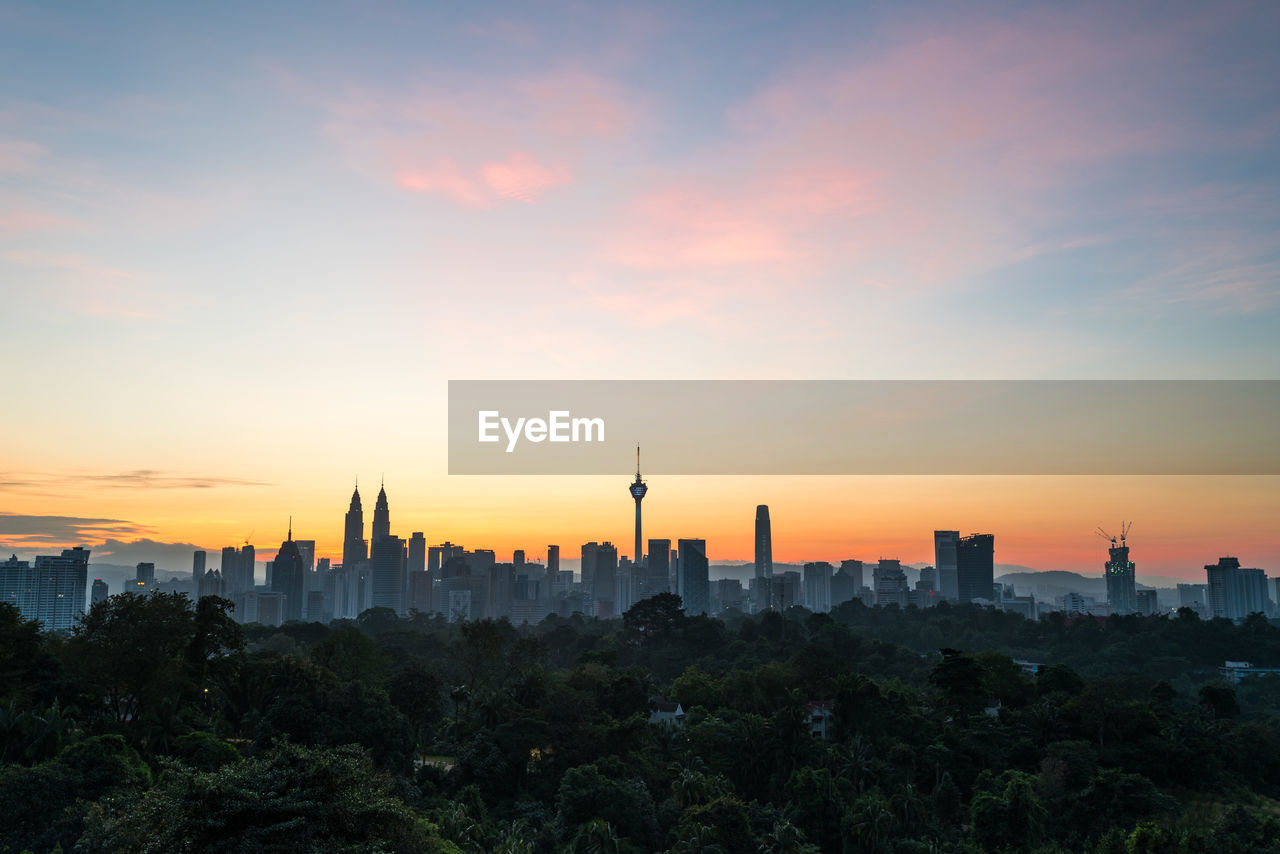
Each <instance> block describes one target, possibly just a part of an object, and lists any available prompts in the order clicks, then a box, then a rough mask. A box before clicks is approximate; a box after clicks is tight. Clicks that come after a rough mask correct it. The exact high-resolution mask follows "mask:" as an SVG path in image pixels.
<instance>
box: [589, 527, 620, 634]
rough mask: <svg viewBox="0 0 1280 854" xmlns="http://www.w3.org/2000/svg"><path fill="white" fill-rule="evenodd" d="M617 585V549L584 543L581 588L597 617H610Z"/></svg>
mask: <svg viewBox="0 0 1280 854" xmlns="http://www.w3.org/2000/svg"><path fill="white" fill-rule="evenodd" d="M617 583H618V549H617V547H616V546H614V544H613V543H610V542H603V543H594V542H593V543H584V544H583V546H582V586H583V588H585V589H586V591H587V595H588V597H589V598H590V601H591V602H592V606H593V613H594V614H595V616H597V617H612V616H615V614H614V602H615V596H616V590H615V587H616V585H617Z"/></svg>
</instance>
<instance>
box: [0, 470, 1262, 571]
mask: <svg viewBox="0 0 1280 854" xmlns="http://www.w3.org/2000/svg"><path fill="white" fill-rule="evenodd" d="M685 479H686V480H688V478H685ZM665 480H680V478H669V479H664V481H665ZM637 481H638V476H637ZM635 482H636V481H633V482H632V484H631V485H629V494H630V495H631V497H632V498H634V497H635V494H634V492H632V491H631V489H630V487H633V486H634V484H635ZM638 503H639V502H638V501H637V502H636V504H638ZM747 510H750V508H747ZM361 517H362V512H361V499H360V493H359V486H358V482H357V485H356V487H355V489H354V491H353V493H352V494H351V498H350V504H349V507H348V510H347V513H346V516H345V518H344V520H343V522H342V524H341V526H340V527H341V529H342V532H341V534H340V535H338V536H325V534H331V532H330V531H329V530H328V528H329V527H330V526H320V527H319V529H318V532H317V533H316V536H315V538H314V539H312V540H307V541H304V542H307V543H308V544H309V545H308V547H309V548H310V550H311V559H312V561H314V560H315V559H317V558H320V559H325V560H328V561H330V562H331V563H332V564H334V565H338V564H350V563H353V562H362V561H369V560H370V559H371V557H372V550H373V543H374V541H375V540H379V539H390V540H396V541H397V543H396V544H395V545H396V546H397V547H398V548H399V549H400V550H401V551H403V550H404V549H405V548H406V546H407V543H408V537H404V536H399V535H397V534H396V531H397V530H400V526H399V525H397V526H396V527H395V529H393V528H392V525H391V521H390V515H389V498H388V495H387V491H386V485H385V477H384V478H383V479H382V482H381V483H380V484H379V491H378V496H377V501H376V507H375V515H374V521H373V524H372V525H371V526H370V527H369V529H368V534H369V536H368V538H364V537H363V536H361V535H362V534H363V533H364V528H363V522H362V520H361ZM2 518H3V515H2V514H0V519H2ZM397 518H403V517H402V516H401V514H400V513H397ZM411 518H420V517H411ZM699 518H700V517H697V516H695V517H692V519H691V520H690V521H682V522H677V523H676V528H677V529H678V530H676V531H675V532H674V533H673V531H671V530H668V529H666V528H664V529H662V530H660V531H659V533H666V534H669V535H670V536H669V537H668V539H669V540H671V541H673V542H674V541H675V540H676V539H678V538H679V534H680V533H681V532H685V533H699V532H700V531H701V530H703V529H702V528H700V527H699V522H698V519H699ZM752 518H753V521H752V522H749V523H744V522H743V521H742V519H738V520H737V522H736V525H737V527H738V528H740V529H742V530H741V531H740V532H739V536H738V537H737V538H736V539H735V538H725V540H724V542H728V543H733V542H742V541H746V542H747V544H748V546H749V547H750V548H751V549H756V547H757V546H758V545H759V543H760V542H761V541H760V536H761V532H762V530H763V532H764V535H765V541H766V552H767V553H768V555H769V562H770V564H772V563H773V562H774V560H775V558H774V556H773V549H772V539H773V537H772V533H771V531H770V529H771V524H770V523H771V519H770V515H769V507H768V505H763V504H762V505H756V506H755V507H754V516H753V517H752ZM637 521H638V520H637ZM762 523H763V528H762V527H761V525H762ZM730 524H734V523H733V522H730ZM1130 524H1132V523H1130ZM286 527H287V529H288V530H287V533H286V536H285V538H284V539H285V540H286V541H292V539H293V536H292V529H293V517H292V516H290V517H289V519H288V523H287V526H286ZM334 527H338V526H337V525H336V524H335V525H334ZM419 527H421V526H419V525H417V524H413V523H411V524H410V525H408V526H407V527H405V528H404V531H403V532H404V533H408V532H409V530H410V529H412V532H413V534H414V536H415V537H425V539H424V540H423V542H424V543H434V544H441V543H443V544H446V545H447V544H449V541H451V540H457V541H459V542H462V543H464V544H466V545H468V546H470V547H473V548H483V549H486V550H491V551H493V552H494V553H495V554H514V553H516V552H519V553H521V556H522V557H523V554H524V553H525V552H526V551H530V548H529V545H528V543H529V542H539V541H546V540H558V541H559V544H560V545H561V546H563V545H569V548H570V549H571V552H570V554H569V555H568V556H567V557H566V560H567V561H569V562H570V563H573V562H574V561H575V560H576V558H575V557H574V556H573V554H572V549H573V548H574V546H573V545H572V543H575V542H579V541H581V542H587V541H588V540H589V541H592V542H594V541H596V540H600V541H608V540H610V539H616V540H617V541H618V542H623V543H627V542H630V540H629V539H628V538H627V537H626V536H620V537H614V538H611V537H605V536H601V535H600V533H599V532H594V533H591V534H590V535H589V536H581V535H580V536H576V537H575V536H568V537H557V536H556V535H555V534H554V533H547V532H538V533H535V534H534V535H533V536H532V539H530V540H529V541H528V542H526V540H525V539H521V538H519V537H518V536H516V535H514V534H508V535H505V536H500V537H499V538H498V540H497V544H496V545H495V543H494V542H490V541H484V540H471V539H466V538H463V537H461V536H458V535H457V534H448V533H446V532H442V534H441V536H440V537H439V538H435V537H434V536H429V535H426V534H424V532H423V531H421V530H418V528H419ZM925 527H928V526H927V525H926V526H925ZM969 527H972V526H969ZM977 527H982V526H977ZM269 530H270V529H269V528H264V531H269ZM1127 530H1128V526H1126V527H1125V531H1126V532H1127ZM254 532H256V529H255V531H254ZM748 532H749V533H748ZM1099 532H1100V529H1095V530H1092V531H1089V532H1087V535H1085V534H1082V535H1081V538H1082V540H1083V541H1084V542H1085V543H1086V544H1087V545H1086V551H1087V552H1088V556H1087V557H1086V562H1085V563H1084V564H1083V565H1073V566H1036V565H1034V564H1031V563H1025V562H1023V561H1020V560H1017V559H1014V558H1013V557H1010V556H1006V555H1003V554H1002V555H1001V556H1000V559H998V560H996V563H997V565H1002V566H1013V567H1025V568H1028V569H1032V570H1035V571H1041V572H1046V571H1053V570H1059V569H1065V570H1067V571H1073V572H1079V573H1080V574H1083V575H1094V574H1098V575H1099V576H1105V574H1106V570H1105V566H1104V568H1103V569H1099V566H1100V564H1099V559H1098V550H1097V547H1096V546H1095V545H1094V543H1095V542H1096V540H1095V539H1093V537H1094V536H1095V535H1096V534H1097V533H1099ZM637 533H638V530H637ZM943 534H950V535H954V536H955V537H957V538H958V537H959V534H958V532H957V531H945V530H940V529H937V528H936V527H932V528H929V530H928V531H921V532H911V533H908V535H907V536H906V537H905V538H904V539H903V540H900V541H898V546H899V548H898V549H897V550H895V548H894V544H893V541H892V540H890V539H882V540H879V541H877V539H876V537H875V535H874V534H869V535H867V536H865V537H863V538H860V539H859V540H854V539H852V538H850V539H849V540H848V542H853V543H854V545H853V546H851V547H850V548H847V549H843V550H841V549H840V548H839V546H838V545H837V546H835V547H830V548H828V549H827V550H826V551H823V552H821V553H819V552H816V551H813V550H812V547H811V549H810V550H809V551H806V552H803V553H799V554H795V553H789V554H788V555H787V556H786V557H778V558H776V562H777V563H779V564H782V565H792V566H802V565H804V564H806V563H809V562H812V561H829V560H836V561H839V560H846V559H850V558H855V557H856V558H857V559H859V560H866V561H875V560H878V559H884V558H889V557H892V558H893V559H896V560H900V561H901V562H902V563H903V564H904V565H913V566H926V565H927V566H935V567H939V571H940V573H941V576H940V583H941V585H942V589H943V590H944V591H945V590H946V589H947V585H948V584H955V581H954V577H955V572H956V570H955V569H954V568H952V569H948V568H947V567H948V566H953V564H949V563H948V562H947V561H948V560H950V561H954V560H955V556H954V554H955V552H954V550H955V546H954V545H953V546H952V547H951V549H952V550H951V552H949V554H950V555H951V556H950V557H949V558H943V557H941V554H940V552H939V551H938V549H939V536H940V535H943ZM1006 538H1008V540H1009V541H1011V542H1013V543H1015V544H1016V542H1017V537H1016V535H1002V536H1001V546H1002V549H1001V551H1002V552H1003V551H1004V546H1005V542H1006ZM237 539H240V538H237ZM267 539H268V540H270V537H269V535H268V536H267ZM787 539H794V538H793V537H789V538H787ZM707 540H711V541H712V542H713V543H718V542H720V540H719V538H712V537H705V536H704V537H703V538H702V541H703V542H706V541H707ZM652 541H653V540H652V539H650V542H652ZM860 542H862V543H869V544H870V545H869V547H863V548H861V549H860V550H855V549H859V545H858V544H859V543H860ZM877 543H878V544H877ZM1143 543H1144V545H1143V555H1144V572H1145V574H1149V575H1153V576H1159V577H1167V578H1175V579H1185V580H1193V579H1197V578H1199V577H1200V576H1201V575H1202V574H1203V568H1202V567H1203V562H1202V561H1203V560H1208V559H1209V557H1208V556H1193V555H1185V554H1184V555H1180V556H1176V557H1175V558H1174V559H1175V560H1176V561H1177V562H1178V565H1181V564H1185V563H1188V562H1189V563H1193V564H1195V565H1194V566H1192V567H1191V568H1190V569H1189V570H1187V571H1186V572H1177V573H1170V572H1167V571H1163V570H1162V569H1161V568H1160V567H1161V563H1160V562H1159V560H1158V559H1157V560H1156V561H1155V567H1156V568H1154V569H1152V568H1151V562H1150V561H1147V560H1145V558H1147V557H1149V556H1156V555H1159V554H1160V549H1159V544H1158V542H1156V541H1149V540H1147V539H1146V537H1145V536H1144V537H1143ZM120 545H125V544H120ZM128 545H129V546H130V547H131V548H132V551H130V552H129V554H130V555H131V557H129V559H128V560H127V563H126V565H132V564H133V563H135V562H137V561H136V560H134V559H133V558H134V557H136V556H137V554H145V555H156V554H160V555H166V556H165V557H161V558H159V560H154V559H153V561H152V562H157V563H160V564H161V569H164V570H166V571H172V572H181V571H184V570H183V569H182V567H184V566H189V565H191V563H192V560H193V555H194V560H195V562H196V563H197V565H203V564H204V563H205V560H206V559H207V558H205V559H202V558H204V556H205V555H207V554H208V553H212V554H213V555H214V556H215V557H214V558H213V560H216V559H217V558H216V556H217V555H218V554H219V553H221V554H222V556H223V563H226V561H227V560H228V558H227V553H228V551H229V550H230V551H232V552H235V551H236V550H237V549H239V548H240V546H242V545H243V546H244V547H245V549H246V552H247V553H248V554H250V556H251V560H254V561H255V565H256V564H257V563H260V564H263V565H269V564H270V563H271V562H272V561H274V560H275V558H276V556H277V555H278V550H273V549H272V548H271V547H270V546H267V547H265V548H259V547H258V546H257V545H256V544H255V543H251V542H249V541H248V539H245V541H244V542H242V543H240V542H238V543H237V544H236V545H235V546H211V545H209V544H206V545H205V546H204V547H201V546H199V545H196V544H191V543H180V544H155V545H154V546H149V545H148V543H147V542H146V541H143V542H141V543H136V544H128ZM1112 545H1113V546H1114V545H1115V544H1114V542H1113V543H1112ZM76 546H86V547H89V548H90V549H91V550H93V549H94V548H95V547H94V545H93V544H92V543H89V542H86V541H83V540H82V541H68V542H67V543H66V544H57V545H56V546H55V545H48V546H41V547H38V548H36V549H25V550H23V549H18V550H14V549H8V551H10V552H12V553H14V554H19V555H20V556H24V557H26V558H28V559H30V558H34V557H35V556H36V554H37V552H39V551H45V552H47V551H51V550H56V549H57V548H72V547H76ZM1152 546H1155V548H1151V547H1152ZM433 547H435V546H433ZM633 548H634V547H633ZM728 548H731V546H730V547H727V548H726V550H725V551H724V553H720V550H719V549H715V550H713V551H712V553H711V554H710V555H708V559H709V560H710V562H711V564H713V565H734V564H737V565H741V566H745V567H752V566H755V565H756V564H757V562H758V557H756V556H749V557H748V556H740V555H736V554H734V553H733V552H731V551H728ZM1015 548H1016V545H1015ZM541 549H542V547H535V548H533V549H532V551H530V554H531V555H538V556H540V554H541V552H540V550H541ZM255 550H256V551H255ZM1149 550H1150V553H1149ZM135 552H136V553H135ZM1218 553H1219V555H1236V556H1238V555H1241V554H1244V555H1246V559H1247V560H1249V561H1250V562H1252V563H1254V564H1256V565H1258V566H1263V567H1266V566H1271V564H1269V563H1268V562H1266V561H1263V560H1259V559H1257V557H1256V556H1254V555H1253V554H1251V553H1249V552H1246V551H1242V550H1240V549H1237V548H1233V547H1230V544H1227V545H1224V547H1223V548H1221V549H1219V550H1218ZM617 554H618V556H619V557H622V556H625V557H628V558H631V559H632V560H634V559H635V556H634V555H631V554H627V553H625V552H623V551H621V550H618V551H617ZM111 555H112V552H110V551H107V553H106V554H105V555H102V556H101V557H100V558H99V559H98V560H95V561H94V562H95V563H99V564H111V563H114V561H113V560H111ZM532 559H534V560H537V557H534V558H532ZM231 560H232V563H231V564H229V566H230V567H232V569H231V571H230V577H235V576H236V573H239V572H241V571H242V569H241V567H240V566H239V563H238V561H239V557H238V555H233V557H232V558H231ZM1197 561H1200V562H1197ZM209 566H210V568H221V567H214V564H213V562H212V561H209ZM948 572H950V573H951V575H950V576H948V574H947V573H948ZM949 578H950V579H952V580H950V581H949V580H948V579H949ZM234 583H235V584H236V585H237V586H238V588H243V587H244V586H245V584H246V583H248V582H247V581H238V582H234ZM951 595H954V593H953V594H951Z"/></svg>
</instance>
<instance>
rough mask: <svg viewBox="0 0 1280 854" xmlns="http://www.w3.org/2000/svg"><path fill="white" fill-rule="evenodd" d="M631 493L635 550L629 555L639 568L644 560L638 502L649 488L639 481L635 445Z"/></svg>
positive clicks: (637, 449)
mask: <svg viewBox="0 0 1280 854" xmlns="http://www.w3.org/2000/svg"><path fill="white" fill-rule="evenodd" d="M627 489H628V491H629V492H630V493H631V497H632V498H634V499H635V500H636V550H635V551H634V552H633V553H632V555H631V561H632V563H634V564H635V565H636V566H639V565H640V564H641V562H642V561H643V559H644V552H642V551H641V548H642V546H643V545H644V544H643V543H642V542H641V541H640V502H641V501H643V500H644V496H645V493H646V492H648V491H649V487H647V486H645V483H644V481H643V480H641V479H640V446H639V445H636V479H635V480H633V481H632V482H631V486H629V487H627Z"/></svg>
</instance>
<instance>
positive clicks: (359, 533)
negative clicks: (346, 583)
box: [222, 484, 369, 576]
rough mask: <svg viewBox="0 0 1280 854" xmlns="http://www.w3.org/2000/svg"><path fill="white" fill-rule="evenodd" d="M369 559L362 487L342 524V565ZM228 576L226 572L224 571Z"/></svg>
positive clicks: (348, 565) (353, 495)
mask: <svg viewBox="0 0 1280 854" xmlns="http://www.w3.org/2000/svg"><path fill="white" fill-rule="evenodd" d="M368 559H369V550H368V546H367V544H366V543H365V541H364V508H363V507H361V505H360V486H359V484H357V485H356V488H355V491H354V492H352V493H351V507H350V508H349V509H348V510H347V515H346V516H345V517H344V518H343V522H342V565H343V566H344V567H346V568H347V569H354V568H355V567H357V566H359V565H360V564H362V563H364V562H365V561H366V560H368ZM222 574H223V575H224V576H225V575H226V570H225V569H224V570H223V571H222Z"/></svg>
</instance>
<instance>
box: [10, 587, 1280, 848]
mask: <svg viewBox="0 0 1280 854" xmlns="http://www.w3.org/2000/svg"><path fill="white" fill-rule="evenodd" d="M230 607H231V606H230V603H228V602H225V601H224V600H219V599H214V598H208V599H204V600H201V601H200V603H199V604H198V605H193V604H192V603H191V602H189V601H188V600H187V599H186V598H185V597H182V596H166V595H161V594H153V595H149V596H145V597H143V596H135V595H128V594H126V595H121V596H114V597H111V598H110V599H108V600H107V601H106V602H103V603H99V604H97V605H95V606H94V607H93V609H92V610H91V611H90V613H89V614H88V615H87V616H86V617H85V619H84V620H83V621H82V622H81V624H80V625H79V627H78V628H77V629H76V630H75V631H74V632H73V633H71V634H70V635H69V636H66V637H64V636H58V635H50V634H47V633H42V632H41V631H40V630H39V627H38V625H36V624H34V623H30V622H27V621H23V620H22V619H20V617H19V616H18V614H17V612H16V611H15V610H14V609H13V608H12V607H10V606H7V605H0V676H2V677H3V679H0V803H4V804H5V805H6V812H5V820H4V821H3V822H2V823H0V850H6V848H7V850H11V851H22V850H30V851H32V852H35V854H45V852H49V851H53V850H57V849H59V848H60V849H61V850H63V851H68V852H69V851H71V850H73V849H78V850H81V851H123V852H130V851H136V852H143V851H172V850H199V851H228V852H231V851H237V852H239V851H244V852H249V851H255V852H267V851H285V850H290V851H292V850H310V851H333V852H364V851H368V852H373V851H387V852H395V851H404V852H410V851H444V852H448V851H467V852H481V851H484V852H488V851H499V852H553V851H618V852H645V851H652V852H659V851H662V852H678V851H700V852H714V851H723V852H739V851H759V852H796V854H812V852H816V851H831V852H860V853H861V852H868V854H870V852H886V853H887V854H892V853H893V852H929V851H932V852H948V851H954V852H993V853H994V852H1010V851H1019V852H1021V851H1034V852H1042V854H1053V852H1077V851H1085V852H1090V851H1096V852H1122V851H1123V852H1171V853H1172V852H1186V854H1191V852H1210V851H1215V852H1216V851H1228V852H1237V851H1238V852H1253V851H1276V850H1280V823H1278V822H1277V819H1276V818H1275V816H1276V815H1277V814H1278V813H1280V678H1275V677H1257V678H1250V679H1248V680H1246V681H1245V682H1244V683H1242V684H1240V685H1238V686H1236V685H1231V684H1228V683H1226V682H1224V681H1223V680H1221V679H1220V677H1219V676H1218V672H1217V669H1216V668H1217V665H1219V664H1220V663H1221V662H1222V661H1223V660H1225V659H1249V660H1254V661H1257V662H1258V663H1271V664H1275V663H1280V628H1277V627H1276V626H1273V625H1271V624H1269V623H1268V622H1266V621H1265V620H1261V619H1258V618H1255V619H1251V620H1250V621H1247V622H1246V623H1245V624H1244V625H1240V626H1236V625H1232V624H1231V623H1229V622H1226V621H1202V620H1198V619H1195V617H1194V615H1193V614H1190V613H1186V614H1182V615H1180V616H1179V617H1178V618H1176V619H1166V618H1147V619H1142V618H1136V617H1123V618H1108V619H1105V620H1091V619H1077V620H1066V619H1063V618H1061V617H1057V616H1054V617H1050V618H1048V619H1045V620H1043V621H1040V622H1028V621H1026V620H1023V619H1022V618H1020V617H1017V616H1016V615H1011V614H1006V613H1001V612H997V611H991V610H984V609H980V608H974V607H946V606H943V607H938V608H934V609H928V610H916V609H914V608H911V609H906V610H899V609H897V608H889V609H867V608H865V607H863V606H861V605H860V604H858V603H848V604H846V605H842V606H840V607H839V608H837V609H836V610H835V611H834V612H833V613H832V614H829V615H828V614H810V613H808V612H806V611H804V610H802V609H798V608H792V609H789V610H788V611H787V612H785V613H777V612H768V613H765V614H761V615H757V616H746V615H742V614H737V613H731V614H727V615H725V616H724V617H723V618H722V619H712V618H707V617H703V616H698V617H689V616H687V615H685V614H684V613H683V611H682V610H681V606H680V600H679V599H678V598H677V597H675V596H671V595H663V596H658V597H654V598H653V599H649V600H646V601H644V602H641V603H639V604H637V605H636V606H635V607H634V608H632V609H631V610H630V611H628V612H627V613H626V614H625V615H624V616H623V619H621V620H614V621H597V620H592V619H586V618H583V617H581V616H574V617H572V618H569V619H564V618H558V617H552V618H548V619H547V620H545V621H544V622H542V623H541V624H539V625H536V626H519V627H517V626H513V625H511V624H510V623H508V622H506V621H498V622H494V621H481V622H476V623H468V624H464V625H451V624H449V623H447V622H445V621H444V620H443V619H440V618H427V617H425V616H423V615H420V614H415V615H413V616H411V617H409V618H400V617H397V616H396V615H395V614H394V613H391V612H388V611H385V610H378V609H375V610H372V611H369V612H366V613H365V614H363V615H362V616H361V618H360V619H358V620H354V621H345V622H339V623H334V624H332V625H329V626H321V625H318V624H304V623H291V624H288V625H285V626H283V627H281V628H277V629H272V628H265V627H262V626H244V627H241V626H239V625H238V624H236V623H235V622H234V621H233V620H232V619H231V616H230V613H229V611H230ZM1015 659H1016V660H1015ZM1019 661H1021V662H1023V663H1019ZM1026 662H1033V663H1034V666H1032V665H1031V664H1027V663H1026ZM668 700H669V701H675V702H679V703H680V704H681V706H682V708H683V709H684V711H685V712H686V717H685V718H684V720H683V721H682V723H681V724H680V725H672V724H664V725H655V724H651V723H650V722H649V719H650V714H651V713H652V711H653V710H654V708H655V703H656V702H658V701H668ZM815 726H816V729H817V731H818V733H819V734H818V735H815V734H814V730H815ZM824 732H825V736H826V737H825V738H823V737H820V736H821V734H822V733H824Z"/></svg>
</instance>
